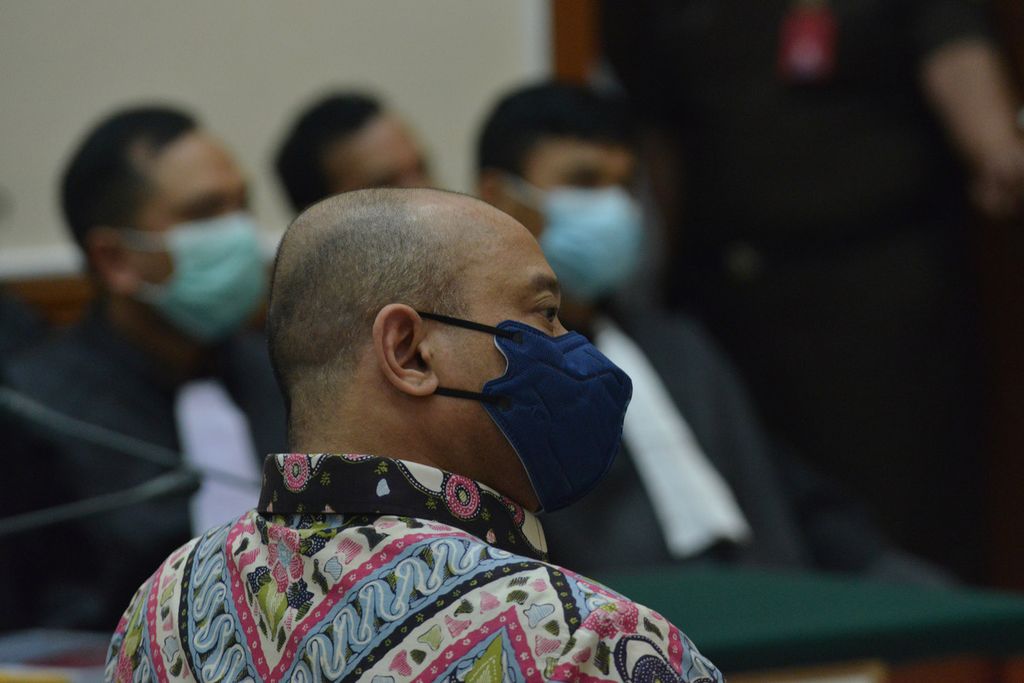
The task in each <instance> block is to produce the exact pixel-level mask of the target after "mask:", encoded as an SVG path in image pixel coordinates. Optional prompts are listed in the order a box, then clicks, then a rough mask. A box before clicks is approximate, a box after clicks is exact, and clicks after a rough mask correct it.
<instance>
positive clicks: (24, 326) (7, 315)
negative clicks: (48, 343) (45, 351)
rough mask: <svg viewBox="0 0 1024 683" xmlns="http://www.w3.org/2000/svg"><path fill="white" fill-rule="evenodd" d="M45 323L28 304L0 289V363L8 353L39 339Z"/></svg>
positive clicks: (44, 332)
mask: <svg viewBox="0 0 1024 683" xmlns="http://www.w3.org/2000/svg"><path fill="white" fill-rule="evenodd" d="M45 334H46V325H45V324H43V321H42V320H41V319H40V318H39V316H38V315H36V314H35V312H34V311H32V310H31V309H30V308H29V307H28V306H26V305H25V304H23V303H21V301H19V300H17V299H14V298H12V297H10V296H8V295H7V294H6V293H5V292H3V291H0V363H3V362H4V361H5V359H7V358H8V357H9V356H10V354H12V353H14V352H16V351H18V350H19V349H22V348H25V347H27V346H29V345H31V344H33V343H36V342H38V341H40V340H41V339H42V338H43V337H44V336H45Z"/></svg>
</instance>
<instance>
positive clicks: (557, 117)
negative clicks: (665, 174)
mask: <svg viewBox="0 0 1024 683" xmlns="http://www.w3.org/2000/svg"><path fill="white" fill-rule="evenodd" d="M555 137H560V138H577V139H579V140H586V141H588V142H610V143H615V144H623V145H631V144H632V142H633V131H632V125H631V117H630V114H629V111H628V108H627V106H626V104H625V101H624V100H622V99H621V98H618V97H615V96H612V95H606V94H603V93H599V92H597V91H595V90H593V89H592V88H588V87H586V86H581V85H570V84H567V83H558V82H554V81H548V82H544V83H539V84H536V85H531V86H527V87H523V88H517V89H515V90H513V91H511V92H509V93H507V94H506V95H505V96H504V97H502V98H501V99H500V100H498V103H497V104H496V105H495V107H494V109H493V110H491V113H490V115H489V116H488V117H487V118H486V119H485V120H484V125H483V129H482V130H481V133H480V138H479V140H478V141H477V170H478V171H481V170H483V169H486V168H494V169H498V170H502V171H508V172H509V173H514V174H516V175H522V173H523V165H524V162H525V160H526V157H527V156H528V155H529V154H530V152H532V151H533V148H534V146H535V145H536V144H537V143H539V142H541V141H543V140H545V139H548V138H555Z"/></svg>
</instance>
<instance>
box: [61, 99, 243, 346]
mask: <svg viewBox="0 0 1024 683" xmlns="http://www.w3.org/2000/svg"><path fill="white" fill-rule="evenodd" d="M61 204H62V207H63V210H64V216H65V219H66V221H67V224H68V226H69V227H70V229H71V233H72V235H73V237H74V239H75V241H76V242H77V243H78V245H79V246H80V247H81V249H82V251H83V253H84V255H85V257H86V260H87V262H88V264H89V267H90V269H91V271H92V272H93V273H94V275H95V276H96V279H97V281H98V284H99V285H100V287H101V288H102V289H103V290H104V291H105V292H106V294H107V295H108V296H110V297H112V298H118V299H122V300H135V301H146V302H148V304H147V305H152V306H154V307H155V308H157V309H158V310H160V311H161V312H162V313H165V314H166V315H165V317H167V318H168V320H170V321H171V322H172V323H179V322H180V323H183V324H182V325H180V326H181V327H182V328H183V331H185V332H186V333H188V334H190V335H191V334H197V335H199V336H203V335H204V334H205V332H207V331H214V328H217V327H218V326H217V325H213V326H210V325H207V326H206V327H205V328H204V329H203V330H199V329H198V328H196V327H193V326H192V324H191V323H192V322H194V320H191V319H190V322H187V323H186V322H184V320H185V317H188V315H190V314H192V313H197V314H199V317H200V318H202V317H203V315H202V310H201V309H203V307H204V306H205V305H206V301H205V300H204V296H205V295H207V294H208V295H210V302H209V303H210V305H211V306H216V305H218V303H220V304H223V303H224V300H225V299H233V300H234V302H235V303H232V304H230V305H229V306H227V308H234V309H235V310H234V311H233V313H234V317H236V318H237V317H239V316H240V315H242V314H244V313H245V311H240V309H239V307H238V302H240V301H243V300H245V297H248V300H251V302H255V300H256V299H257V298H258V297H259V292H260V284H259V277H260V275H259V272H258V270H259V268H260V265H259V262H258V258H259V257H258V253H250V252H252V251H253V249H254V245H255V234H254V232H253V231H252V230H251V229H249V226H248V224H247V223H246V224H242V223H244V221H234V222H233V223H232V224H231V225H229V226H227V228H226V229H224V226H221V225H220V224H221V223H223V222H224V221H218V220H213V219H218V218H223V217H228V218H229V219H231V220H234V218H235V217H237V214H238V212H240V211H242V210H243V209H245V207H246V204H247V195H246V183H245V178H244V177H243V175H242V172H241V171H240V170H239V168H238V166H237V164H236V163H235V161H234V159H233V158H232V156H231V155H230V154H229V153H228V151H227V150H226V149H225V148H224V146H223V145H222V144H221V143H220V142H219V141H218V140H217V139H215V138H213V137H212V136H210V134H209V133H207V132H205V131H204V130H203V129H202V128H200V127H199V125H198V124H197V122H196V120H195V119H194V118H192V117H191V116H190V115H188V114H186V113H183V112H181V111H178V110H175V109H171V108H167V107H140V108H135V109H127V110H123V111H120V112H117V113H115V114H114V115H112V116H110V117H108V118H106V119H104V120H103V121H102V122H101V123H100V124H99V125H97V126H96V127H95V128H93V129H92V130H91V131H90V132H89V133H88V134H87V135H86V136H85V139H84V140H83V141H82V143H81V144H80V145H79V147H78V148H77V149H76V150H75V152H74V154H73V155H72V157H71V160H70V162H69V164H68V166H67V168H66V170H65V172H64V175H63V178H62V183H61ZM185 225H188V226H190V227H193V228H195V229H194V230H192V231H190V232H189V234H188V236H187V239H186V241H188V242H189V244H190V246H189V247H187V250H188V251H189V253H188V254H187V255H186V254H183V253H182V251H181V250H180V249H179V248H178V246H176V245H178V244H180V243H181V240H180V239H178V238H179V237H181V232H182V231H179V230H176V228H179V227H182V226H185ZM215 225H216V226H219V227H221V228H222V229H221V230H217V231H214V230H211V231H209V235H207V234H206V233H205V232H204V231H202V229H203V228H204V227H206V226H210V227H213V226H215ZM215 232H216V233H217V236H216V237H215V238H214V241H215V242H217V243H218V245H219V246H222V247H223V249H222V250H221V251H224V252H225V253H228V254H229V255H228V257H227V259H228V260H230V261H231V263H232V265H233V266H235V267H236V268H235V270H234V271H233V272H232V273H230V274H228V275H230V277H224V276H225V275H226V273H225V272H224V271H221V272H219V273H216V272H215V271H216V270H217V269H218V268H221V267H222V266H223V265H224V263H223V262H221V260H220V259H207V261H213V260H217V261H218V263H212V264H211V268H209V269H206V270H204V271H202V272H200V271H199V270H198V269H196V268H194V266H195V265H196V264H197V263H199V261H201V260H202V259H201V258H200V259H198V260H197V258H196V254H197V249H196V247H198V248H199V250H203V249H204V246H203V245H204V244H205V245H206V246H209V244H210V240H209V239H207V237H209V236H212V235H213V234H214V233H215ZM240 247H245V248H246V249H247V250H248V251H246V255H245V256H243V255H242V254H241V249H240ZM214 251H216V250H214ZM204 253H205V254H206V255H210V254H211V253H213V252H211V251H210V250H209V249H206V251H205V252H204ZM218 253H219V252H218ZM242 259H247V260H246V261H245V262H244V263H243V262H242ZM243 271H244V272H243ZM211 275H215V276H216V277H215V278H213V279H217V280H218V282H217V283H216V284H215V286H209V285H208V282H209V281H210V280H211V278H210V276H211ZM242 276H244V277H242ZM243 280H244V287H245V289H246V291H245V292H241V291H240V289H239V284H241V283H242V282H243ZM218 287H220V289H225V287H227V288H232V287H233V288H234V291H230V292H218V291H215V290H217V288H218ZM171 290H174V293H173V295H171V294H170V292H171ZM182 293H185V294H186V295H187V296H184V297H183V296H182ZM222 293H224V294H226V295H227V296H219V294H222ZM188 297H191V300H190V301H188V302H185V301H184V299H185V298H188ZM213 299H220V301H219V302H214V301H213ZM175 306H176V307H177V308H175V310H173V311H172V310H171V309H172V308H174V307H175ZM186 309H189V310H186ZM225 312H227V313H232V311H228V310H226V309H224V310H222V311H221V312H220V313H225ZM217 317H218V319H219V322H220V323H222V325H221V327H222V326H223V323H224V322H225V321H227V320H228V318H231V316H229V315H224V314H218V316H217ZM200 327H202V325H201V324H200ZM215 331H216V332H217V333H220V329H219V328H218V329H217V330H215Z"/></svg>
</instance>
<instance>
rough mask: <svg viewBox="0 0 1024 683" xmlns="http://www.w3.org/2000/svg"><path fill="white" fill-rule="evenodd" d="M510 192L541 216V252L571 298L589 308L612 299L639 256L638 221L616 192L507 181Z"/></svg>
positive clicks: (632, 206) (631, 203)
mask: <svg viewBox="0 0 1024 683" xmlns="http://www.w3.org/2000/svg"><path fill="white" fill-rule="evenodd" d="M512 186H513V192H514V193H515V194H516V196H517V197H518V198H519V199H520V201H522V202H523V203H525V204H527V205H529V206H532V207H534V208H535V209H537V210H539V211H540V212H541V213H542V214H543V216H544V232H542V233H541V235H540V239H539V240H538V241H539V242H540V248H541V250H542V251H543V252H544V256H545V258H547V260H548V263H550V264H551V268H552V269H554V271H555V275H557V276H558V282H559V284H560V285H561V286H562V290H563V291H564V292H565V293H566V294H567V295H568V296H570V297H572V298H574V299H577V300H580V301H584V302H588V303H589V302H593V301H595V300H597V299H600V298H602V297H606V296H609V295H611V294H614V293H615V291H616V290H618V289H619V288H620V287H621V286H622V285H623V284H625V283H626V281H627V280H628V279H629V278H630V277H631V276H632V275H633V274H634V273H635V272H636V270H637V268H638V267H639V265H640V258H641V256H642V255H643V241H644V229H643V215H642V212H641V211H640V207H639V206H638V205H637V203H636V201H635V200H634V199H633V198H632V197H631V196H630V195H629V193H628V192H626V191H625V190H624V189H622V188H621V187H606V188H601V189H585V188H574V187H558V188H555V189H553V190H547V191H545V190H541V189H539V188H537V187H535V186H533V185H530V184H529V183H527V182H526V181H525V180H523V179H521V178H515V177H513V178H512Z"/></svg>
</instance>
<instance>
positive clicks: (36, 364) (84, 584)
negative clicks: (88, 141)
mask: <svg viewBox="0 0 1024 683" xmlns="http://www.w3.org/2000/svg"><path fill="white" fill-rule="evenodd" d="M5 372H6V383H7V384H8V385H9V386H11V387H13V388H14V389H16V390H18V391H20V392H22V393H24V394H26V395H28V396H29V397H31V398H33V399H35V400H37V401H38V402H40V403H42V404H44V405H45V406H48V407H50V408H52V409H55V410H57V411H59V412H61V413H65V414H67V415H70V416H72V417H75V418H78V419H79V420H82V421H85V422H87V423H91V424H95V425H99V426H102V427H106V428H108V429H111V430H114V431H116V432H119V433H121V434H124V435H127V436H129V437H134V438H136V439H140V440H141V441H143V442H147V443H150V444H155V445H158V446H161V447H163V448H165V449H168V450H169V451H171V452H172V453H179V452H180V446H179V443H178V429H177V425H176V422H175V395H176V391H177V389H178V384H177V383H176V382H174V381H172V380H170V379H169V378H168V377H167V375H166V374H165V372H164V370H163V369H162V368H161V366H160V364H159V363H158V362H157V361H155V360H154V359H153V358H152V357H150V356H149V355H148V354H147V353H146V352H145V351H144V350H142V349H140V348H138V347H136V346H134V345H133V344H132V343H130V342H129V341H128V340H127V339H125V338H123V337H121V336H120V335H119V334H118V333H117V332H116V331H115V330H113V329H112V328H111V326H110V325H109V324H108V323H107V321H106V320H105V318H104V316H103V315H102V312H101V311H100V310H94V311H92V312H91V313H90V314H89V315H88V316H87V317H86V318H85V320H84V321H83V322H81V323H79V324H78V325H76V326H74V327H73V328H71V329H70V330H68V331H67V332H66V333H64V334H62V335H61V336H59V337H57V338H54V339H53V340H51V341H49V342H48V343H46V344H44V345H41V346H39V347H37V348H34V349H32V350H30V351H29V352H27V353H25V354H22V355H20V356H18V357H17V358H15V359H14V360H12V362H11V363H9V364H8V365H7V367H6V368H5ZM210 375H211V376H212V377H214V378H217V379H219V380H220V381H221V382H222V383H223V384H224V386H225V387H226V389H227V391H228V392H229V394H230V396H231V397H232V399H233V401H234V402H235V403H236V404H237V405H238V407H239V409H240V410H241V411H242V412H243V413H244V414H245V416H246V418H247V419H248V422H249V428H250V431H251V435H252V439H253V446H254V448H255V453H254V455H256V456H259V454H262V453H266V452H270V451H275V450H281V449H282V448H284V446H285V444H286V424H285V416H284V409H283V405H282V401H281V398H280V393H279V391H278V388H277V385H276V382H275V381H274V377H273V372H272V370H271V367H270V363H269V358H268V356H267V351H266V344H265V342H264V339H263V337H262V336H261V335H257V334H251V333H246V334H240V335H237V336H235V337H233V338H231V339H229V340H228V341H226V342H224V343H223V344H221V345H220V346H219V347H218V348H217V349H216V350H215V353H214V363H213V365H212V367H211V369H210ZM19 427H24V425H23V424H22V425H19ZM19 431H22V430H21V429H19ZM24 431H27V432H30V435H29V436H23V437H21V438H20V439H19V441H21V442H22V443H26V442H27V443H30V444H31V445H29V446H22V450H23V452H22V453H21V454H20V455H19V454H18V453H12V454H9V455H13V456H14V458H18V460H19V463H21V466H20V467H19V472H21V475H20V476H22V477H23V478H24V480H23V481H22V482H20V483H21V485H23V486H24V487H28V488H29V489H30V490H32V491H33V498H34V500H35V502H36V505H35V506H34V507H42V506H44V505H54V504H59V503H66V502H69V501H77V500H82V499H86V498H90V497H93V496H97V495H101V494H106V493H110V492H115V491H119V490H123V489H127V488H130V487H133V486H136V485H138V484H141V483H142V482H144V481H146V480H149V479H152V478H154V477H157V476H159V475H161V474H163V473H165V472H167V471H168V467H167V466H166V465H162V464H157V463H153V462H146V461H143V460H140V459H136V458H132V457H130V456H127V455H125V454H123V453H118V452H112V451H110V450H108V449H105V448H101V447H98V446H94V445H91V444H89V443H86V442H84V441H81V440H76V439H72V438H69V437H64V436H60V435H59V434H56V433H53V431H52V430H50V429H38V428H31V429H26V430H24ZM179 457H180V456H179ZM40 472H45V473H46V475H45V480H44V479H43V478H42V477H40V475H39V474H38V473H40ZM33 475H34V476H33ZM190 493H191V492H189V491H183V492H181V493H179V494H177V495H172V496H169V497H165V498H161V499H159V500H152V501H148V502H144V503H139V504H136V505H132V506H131V507H128V508H125V509H123V510H118V511H115V512H109V513H103V514H99V515H95V516H93V517H90V518H87V519H82V520H81V521H80V522H78V523H76V524H74V525H61V526H56V527H48V528H42V529H39V530H37V531H34V532H27V534H23V535H22V536H21V537H19V538H18V539H17V540H18V542H19V543H21V544H22V547H24V546H25V545H28V546H30V547H31V548H32V550H31V551H27V552H26V555H25V557H24V563H23V564H20V565H18V567H19V569H18V571H19V573H20V574H22V575H20V576H19V577H18V578H19V579H25V580H26V581H28V576H25V575H23V574H24V572H29V571H36V572H39V574H38V575H37V576H36V578H35V579H34V580H33V581H32V582H31V585H33V586H34V587H35V588H36V595H35V599H36V600H37V603H36V604H35V605H34V606H33V608H32V609H31V613H30V618H31V620H32V622H39V623H41V624H42V625H47V626H54V627H71V628H93V629H110V628H113V627H114V626H115V625H116V623H117V618H118V616H119V615H120V612H121V610H122V609H123V607H124V605H125V603H126V602H127V600H128V599H129V598H130V597H131V594H132V591H133V590H134V588H135V587H136V586H138V585H139V584H140V583H141V582H142V581H143V580H145V578H146V577H147V576H148V575H149V573H150V572H151V571H152V570H153V567H155V566H157V565H158V564H159V563H160V562H161V561H162V560H163V558H164V557H165V556H166V555H167V553H168V552H170V551H171V550H173V549H174V548H176V547H177V546H179V545H181V544H182V543H183V542H185V541H186V540H188V538H189V537H190V536H191V533H192V530H191V520H190V517H189V506H188V503H189V498H190ZM40 539H47V540H46V543H42V542H40ZM57 539H63V542H57ZM44 575H45V576H46V578H45V579H42V578H40V577H41V576H44Z"/></svg>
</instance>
